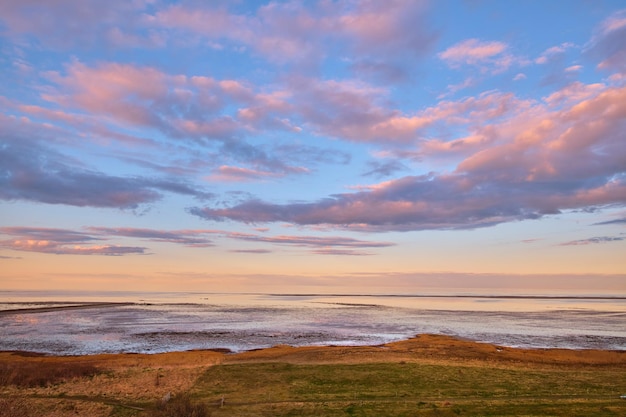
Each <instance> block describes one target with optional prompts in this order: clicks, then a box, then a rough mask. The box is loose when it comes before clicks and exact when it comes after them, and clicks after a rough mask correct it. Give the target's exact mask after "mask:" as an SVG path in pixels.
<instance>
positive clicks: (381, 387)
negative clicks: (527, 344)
mask: <svg viewBox="0 0 626 417" xmlns="http://www.w3.org/2000/svg"><path fill="white" fill-rule="evenodd" d="M625 388H626V375H625V374H624V372H623V369H619V370H614V369H611V368H606V367H604V368H591V369H584V370H577V371H576V372H572V371H571V370H567V369H523V368H522V369H520V368H517V369H502V368H489V367H470V366H451V365H424V364H411V363H408V364H398V363H380V364H346V365H291V364H280V363H270V364H262V363H261V364H234V365H220V366H216V367H213V368H210V369H209V370H207V371H206V373H205V374H204V375H203V376H202V377H201V378H200V379H199V380H198V382H197V383H196V385H195V387H194V389H193V390H192V394H193V396H194V398H196V399H198V400H200V399H201V400H205V401H212V402H215V401H216V400H217V399H219V398H221V397H222V396H224V398H225V399H226V401H225V405H224V407H223V408H219V409H215V410H214V411H213V414H212V415H213V416H322V415H323V416H346V415H354V416H379V415H386V416H409V415H410V416H414V415H418V416H419V415H438V416H447V415H449V416H456V415H485V416H490V415H493V416H518V415H526V416H551V415H553V416H589V415H597V416H602V415H606V416H617V415H626V401H624V400H620V399H619V394H620V393H621V391H622V390H624V389H625Z"/></svg>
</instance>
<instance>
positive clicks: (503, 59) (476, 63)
mask: <svg viewBox="0 0 626 417" xmlns="http://www.w3.org/2000/svg"><path fill="white" fill-rule="evenodd" d="M508 50H509V46H508V45H507V44H506V43H504V42H500V41H483V40H480V39H475V38H472V39H466V40H464V41H461V42H459V43H457V44H454V45H452V46H450V47H449V48H447V49H446V50H444V51H443V52H440V53H439V54H438V56H439V59H441V60H442V61H444V62H445V63H446V64H448V65H449V66H450V67H452V68H460V67H461V66H472V67H476V68H479V69H480V70H481V72H488V73H500V72H503V71H506V70H507V69H508V68H509V67H511V66H512V65H513V64H514V63H515V62H516V58H515V57H513V55H511V54H510V53H509V52H508Z"/></svg>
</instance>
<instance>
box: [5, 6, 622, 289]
mask: <svg viewBox="0 0 626 417" xmlns="http://www.w3.org/2000/svg"><path fill="white" fill-rule="evenodd" d="M0 49H1V55H0V71H1V74H2V80H3V82H2V83H0V110H1V111H0V289H38V290H68V289H69V290H137V291H206V292H237V291H244V292H272V293H276V292H282V293H291V292H325V293H336V292H346V293H401V294H404V293H407V294H420V293H424V292H428V291H435V292H436V291H443V292H444V293H445V291H452V290H453V289H459V288H461V289H480V291H483V292H487V293H509V292H516V291H517V292H519V291H521V292H524V291H526V292H532V291H539V292H542V291H543V292H549V291H561V292H587V293H601V294H624V295H626V229H625V226H626V3H624V1H623V0H617V1H609V0H595V1H587V0H577V1H576V0H562V1H558V0H552V1H544V0H541V1H538V0H528V1H499V0H493V1H490V0H456V1H453V0H443V1H439V0H437V1H434V0H432V1H428V0H389V1H374V0H317V1H271V2H268V1H220V0H215V1H194V0H189V1H180V2H176V1H167V0H131V1H129V0H109V1H106V2H103V1H100V0H82V1H72V0H48V1H40V0H21V1H19V2H16V1H11V0H0Z"/></svg>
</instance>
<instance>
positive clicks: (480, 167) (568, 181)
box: [191, 85, 626, 230]
mask: <svg viewBox="0 0 626 417" xmlns="http://www.w3.org/2000/svg"><path fill="white" fill-rule="evenodd" d="M558 94H559V95H558V96H556V95H551V96H549V97H548V98H546V99H545V100H544V101H543V102H533V101H520V100H519V99H517V98H515V97H514V96H512V95H503V94H488V95H485V96H483V97H480V98H475V99H470V100H463V101H459V102H444V103H440V105H439V106H437V107H434V108H431V109H427V110H425V111H424V112H423V113H422V114H420V116H422V117H425V116H429V117H431V118H432V119H433V120H440V121H442V122H444V121H445V122H447V123H450V122H453V123H460V124H462V125H467V124H469V127H471V128H472V129H474V130H475V133H474V134H473V135H471V136H467V137H463V138H458V139H453V140H451V141H444V140H438V141H434V140H431V141H424V142H422V143H421V144H420V147H421V148H420V149H419V150H418V151H417V152H424V153H425V154H428V155H429V157H431V158H432V157H433V156H434V157H442V158H445V157H451V158H452V159H451V160H452V161H456V163H457V166H456V169H455V170H453V171H451V172H448V173H436V172H433V173H431V174H428V175H421V176H407V177H404V178H400V179H396V180H392V181H386V182H382V183H378V184H374V185H372V186H369V187H361V188H360V189H359V191H357V192H354V193H345V194H337V195H333V196H329V197H328V198H326V199H321V200H318V201H313V202H303V203H289V204H276V203H267V202H263V201H259V200H249V201H244V202H241V203H238V204H236V205H233V206H231V207H226V208H211V207H205V208H195V209H192V210H191V213H192V214H195V215H198V216H200V217H202V218H205V219H209V220H217V221H221V220H225V219H230V220H236V221H241V222H247V223H264V222H288V223H293V224H300V225H310V226H315V225H331V226H334V227H337V228H346V229H352V230H423V229H455V228H475V227H484V226H490V225H493V224H498V223H502V222H508V221H514V220H521V219H536V218H541V217H543V216H546V215H549V214H554V213H559V212H561V211H566V210H579V209H593V208H597V207H605V206H608V205H623V204H626V181H625V180H624V167H625V166H626V145H625V143H624V141H623V132H624V128H625V127H626V126H625V125H624V120H626V104H625V103H626V87H610V86H603V85H595V86H594V85H590V86H582V85H577V86H576V85H574V86H568V87H565V88H563V89H562V90H560V91H559V92H558ZM466 127H467V126H466Z"/></svg>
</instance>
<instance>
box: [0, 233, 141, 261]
mask: <svg viewBox="0 0 626 417" xmlns="http://www.w3.org/2000/svg"><path fill="white" fill-rule="evenodd" d="M0 234H3V235H9V236H12V237H13V238H11V239H6V240H1V241H0V247H1V248H3V249H10V250H15V251H24V252H40V253H49V254H55V255H106V256H122V255H129V254H145V253H146V249H147V248H144V247H138V246H117V245H96V244H94V243H93V241H97V240H102V239H100V238H98V237H94V236H90V235H88V234H85V233H81V232H76V231H72V230H67V229H51V228H32V227H2V228H0Z"/></svg>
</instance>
